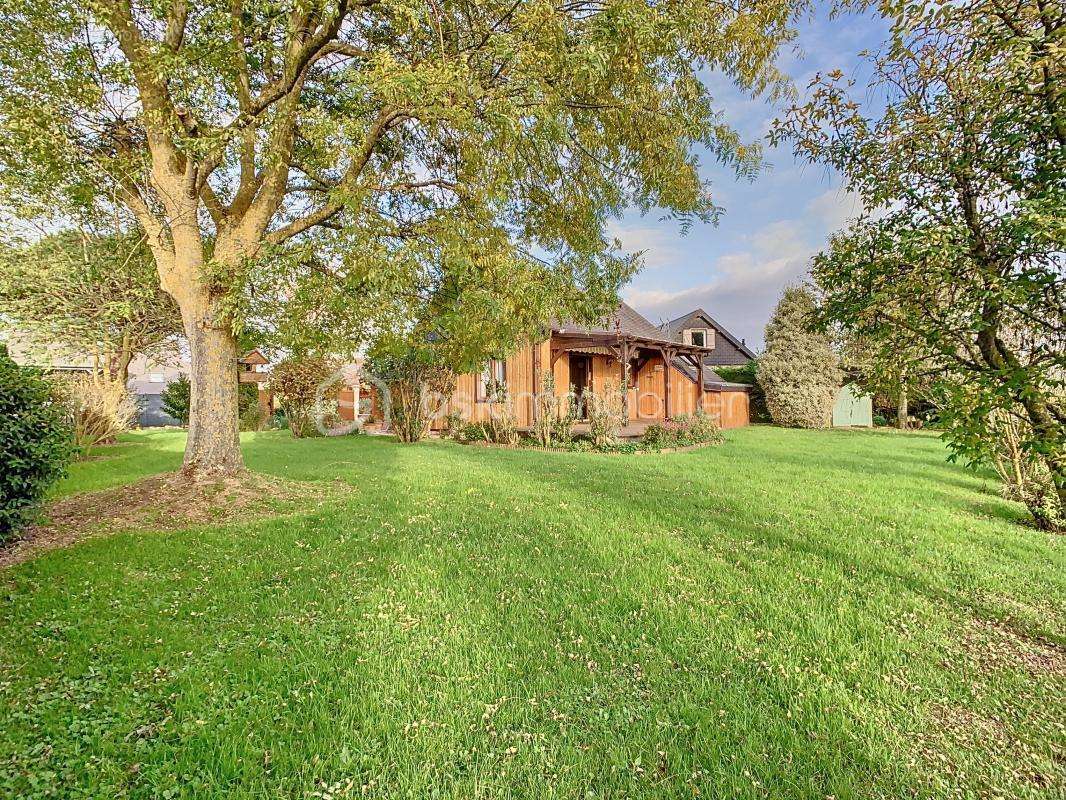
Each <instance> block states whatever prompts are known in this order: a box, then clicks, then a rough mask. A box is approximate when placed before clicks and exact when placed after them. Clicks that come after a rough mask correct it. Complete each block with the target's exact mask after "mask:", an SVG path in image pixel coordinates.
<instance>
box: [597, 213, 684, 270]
mask: <svg viewBox="0 0 1066 800" xmlns="http://www.w3.org/2000/svg"><path fill="white" fill-rule="evenodd" d="M607 235H608V236H610V237H613V238H615V239H617V240H618V241H619V242H621V244H622V250H623V251H625V252H626V253H637V252H641V251H643V252H644V266H645V267H646V268H647V269H660V268H662V267H672V266H677V265H678V264H679V263H680V262H681V260H682V257H683V255H684V254H683V252H682V249H681V248H680V247H679V246H678V240H679V239H680V234H679V233H677V232H676V231H672V230H670V229H669V228H666V227H663V228H654V227H651V226H639V225H638V226H632V227H628V226H625V225H621V224H619V223H617V222H610V223H608V224H607Z"/></svg>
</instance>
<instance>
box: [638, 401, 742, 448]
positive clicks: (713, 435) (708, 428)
mask: <svg viewBox="0 0 1066 800" xmlns="http://www.w3.org/2000/svg"><path fill="white" fill-rule="evenodd" d="M723 441H725V440H724V438H723V436H722V431H721V429H720V428H719V427H718V423H717V422H715V421H714V419H712V418H711V416H710V415H709V414H708V413H707V412H705V411H704V410H703V409H699V410H697V411H696V413H695V414H691V415H689V414H678V415H676V416H675V417H673V418H672V419H669V420H667V421H666V422H664V423H661V424H655V425H649V426H648V428H647V429H646V430H645V431H644V435H643V436H642V437H641V439H640V443H641V445H642V446H643V447H644V448H646V449H648V450H664V449H667V448H671V447H688V446H690V445H695V444H721V443H722V442H723Z"/></svg>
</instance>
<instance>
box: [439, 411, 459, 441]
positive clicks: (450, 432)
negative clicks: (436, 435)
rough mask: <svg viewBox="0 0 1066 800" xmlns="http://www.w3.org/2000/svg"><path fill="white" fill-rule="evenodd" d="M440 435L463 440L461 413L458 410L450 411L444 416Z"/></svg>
mask: <svg viewBox="0 0 1066 800" xmlns="http://www.w3.org/2000/svg"><path fill="white" fill-rule="evenodd" d="M441 435H443V436H447V437H448V438H449V439H454V440H455V441H457V442H459V441H462V440H463V415H462V414H461V413H460V412H458V411H451V412H449V413H448V416H446V417H445V418H444V427H443V428H442V429H441Z"/></svg>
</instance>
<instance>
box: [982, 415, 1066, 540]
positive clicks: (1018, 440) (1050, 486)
mask: <svg viewBox="0 0 1066 800" xmlns="http://www.w3.org/2000/svg"><path fill="white" fill-rule="evenodd" d="M987 424H988V429H989V431H990V432H991V433H992V434H993V435H992V436H991V437H989V442H990V445H989V459H988V460H989V461H991V462H992V466H993V468H994V469H995V470H996V473H997V474H998V475H999V477H1000V480H1002V481H1003V496H1004V497H1005V498H1007V499H1008V500H1016V501H1018V502H1019V503H1023V504H1025V506H1026V507H1027V508H1028V509H1029V511H1030V513H1032V515H1033V519H1034V521H1035V522H1036V524H1037V527H1039V528H1041V529H1043V530H1047V531H1055V532H1061V531H1063V530H1064V529H1066V509H1064V508H1062V506H1061V505H1060V504H1059V496H1058V492H1057V490H1056V487H1055V480H1054V478H1053V477H1052V475H1051V470H1049V469H1048V466H1047V462H1046V461H1045V460H1044V459H1042V458H1040V457H1039V455H1038V454H1037V453H1035V452H1033V450H1032V449H1031V448H1027V447H1026V446H1025V442H1026V441H1028V440H1029V439H1030V436H1031V433H1030V430H1029V422H1028V421H1027V420H1026V418H1025V417H1024V416H1023V414H1022V413H1019V412H1014V413H1012V412H1010V411H1007V410H1004V409H997V410H995V411H993V412H992V413H991V414H990V415H989V418H988V420H987Z"/></svg>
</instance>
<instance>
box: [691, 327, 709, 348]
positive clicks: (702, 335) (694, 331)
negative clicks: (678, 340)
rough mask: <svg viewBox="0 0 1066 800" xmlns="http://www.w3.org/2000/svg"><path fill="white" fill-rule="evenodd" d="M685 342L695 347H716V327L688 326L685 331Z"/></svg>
mask: <svg viewBox="0 0 1066 800" xmlns="http://www.w3.org/2000/svg"><path fill="white" fill-rule="evenodd" d="M684 338H685V344H691V345H693V346H695V347H710V348H713V347H714V328H688V329H687V330H686V331H685V337H684Z"/></svg>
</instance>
